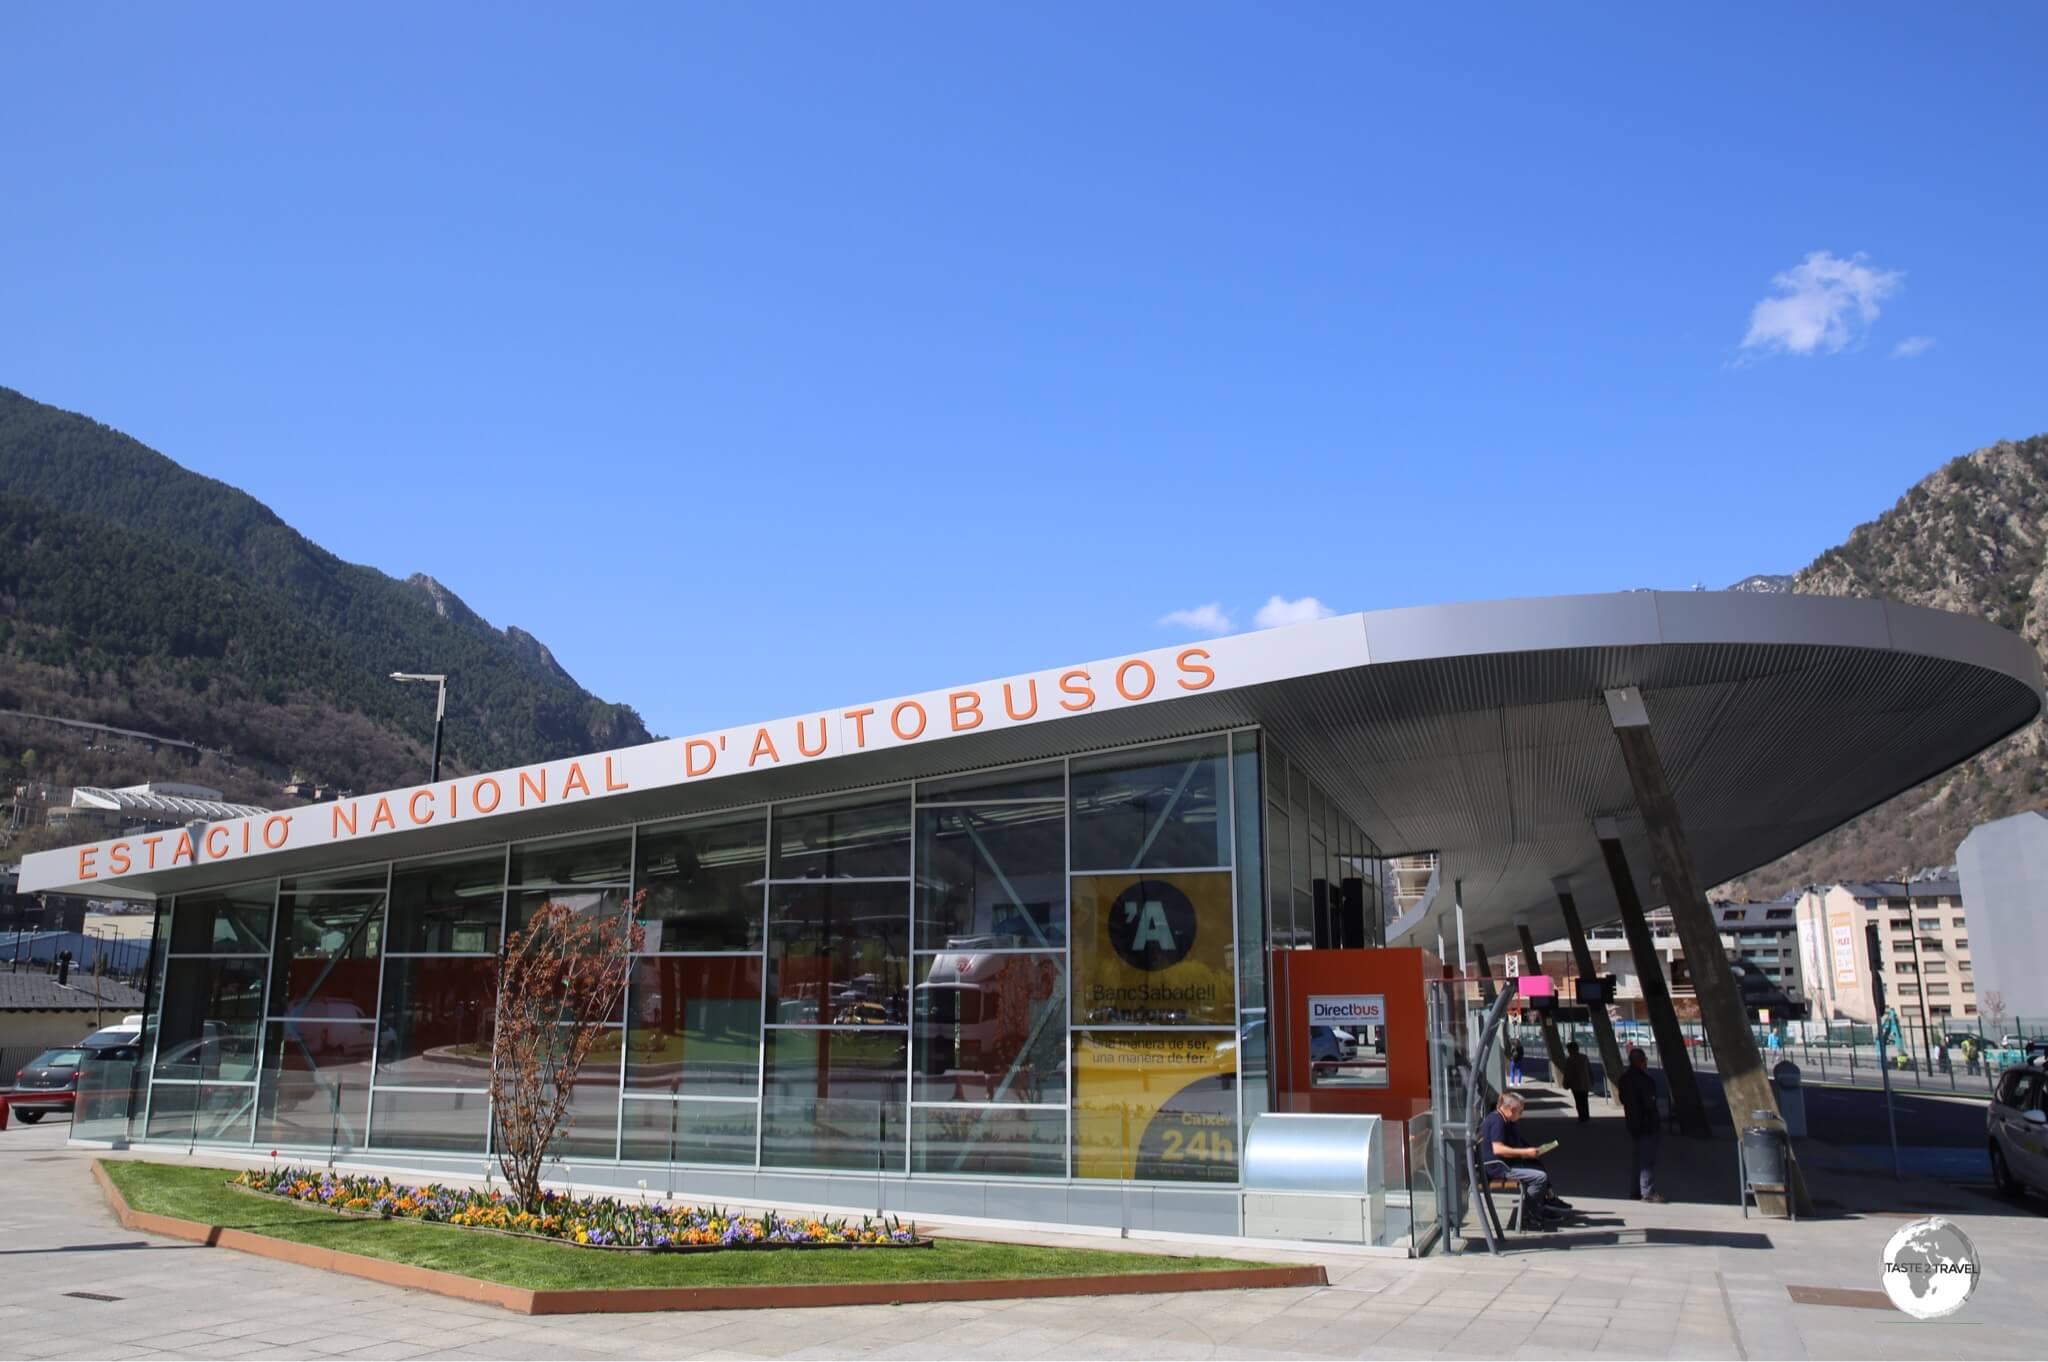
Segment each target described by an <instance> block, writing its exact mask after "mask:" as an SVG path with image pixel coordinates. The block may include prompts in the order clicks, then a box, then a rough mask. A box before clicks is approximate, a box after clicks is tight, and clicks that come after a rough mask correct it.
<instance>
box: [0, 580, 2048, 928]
mask: <svg viewBox="0 0 2048 1362" xmlns="http://www.w3.org/2000/svg"><path fill="white" fill-rule="evenodd" d="M1624 686H1633V687H1636V688H1637V689H1639V690H1640V691H1641V692H1642V694H1643V697H1644V700H1645V703H1646V705H1647V706H1648V710H1649V714H1650V721H1651V731H1652V732H1653V734H1654V735H1655V736H1656V740H1657V742H1658V745H1659V748H1660V750H1661V752H1662V755H1663V759H1664V764H1665V767H1666V769H1667V771H1668V772H1669V773H1670V778H1671V781H1672V784H1673V787H1674V789H1675V791H1676V794H1677V797H1678V801H1679V805H1680V809H1681V812H1682V814H1683V816H1684V818H1685V822H1686V827H1687V832H1688V835H1689V840H1690V842H1691V846H1692V850H1693V853H1694V857H1695V859H1696V861H1697V862H1698V864H1697V866H1696V870H1697V873H1698V875H1699V877H1700V879H1701V881H1702V882H1703V883H1709V884H1711V883H1716V882H1719V881H1721V880H1724V879H1727V878H1730V877H1732V876H1734V875H1737V874H1740V873H1742V872H1743V871H1745V870H1748V869H1751V868H1753V867H1754V866H1757V865H1760V864H1762V863H1764V862H1766V861H1769V860H1772V859H1774V858H1775V857H1777V856H1780V855H1782V854H1784V853H1785V852H1787V851H1790V850H1792V849H1794V848H1796V847H1798V846H1800V845H1802V844H1804V843H1805V842H1807V841H1809V840H1811V839H1812V838H1814V837H1816V836H1818V835H1820V834H1821V833H1823V832H1826V831H1827V830H1829V829H1830V828H1833V827H1835V826H1837V825H1839V824H1841V823H1842V822H1844V821H1846V820H1848V819H1849V818H1851V817H1854V816H1855V815H1856V814H1858V813H1860V812H1862V811H1863V810H1865V809H1867V808H1869V807H1871V806H1873V805H1875V804H1878V803H1881V802H1882V801H1884V800H1885V799H1888V798H1890V797H1891V796H1893V795H1895V794H1897V793H1899V792H1901V791H1903V790H1906V789H1909V788H1911V787H1912V786H1914V785H1916V784H1918V783H1920V782H1921V781H1923V780H1926V779H1928V778H1929V777H1931V776H1934V775H1936V774H1938V773H1940V772H1942V771H1944V770H1946V769H1948V768H1949V767H1951V766H1953V765H1955V764H1956V763H1957V762H1959V761H1962V760H1963V759H1965V758H1967V757H1969V756H1971V755H1972V754H1974V753H1976V752H1978V751H1979V750H1981V749H1982V748H1984V747H1986V746H1988V745H1990V744H1991V743H1993V742H1995V741H1997V740H1998V739H2000V738H2002V737H2004V736H2006V735H2007V734H2009V733H2011V732H2013V731H2014V730H2015V729H2017V728H2019V727H2020V726H2022V725H2024V724H2026V723H2028V722H2029V721H2031V720H2032V719H2033V718H2034V717H2035V716H2036V715H2037V714H2038V713H2039V712H2040V710H2041V706H2042V673H2041V666H2040V661H2039V659H2038V657H2037V656H2036V655H2035V653H2034V651H2033V649H2032V648H2031V647H2030V646H2029V645H2028V644H2027V643H2026V642H2025V641H2024V640H2022V639H2020V638H2019V637H2017V636H2015V635H2013V634H2011V633H2009V632H2007V631H2005V630H2002V629H1999V628H1997V627H1996V626H1994V625H1991V624H1989V623H1988V622H1986V621H1983V620H1979V619H1974V618H1970V617H1966V616H1961V615H1954V614H1948V613H1944V612H1941V611H1935V610H1927V609H1922V608H1919V607H1914V606H1903V605H1896V604H1893V603H1890V602H1885V601H1870V600H1851V599H1844V598H1837V597H1818V596H1793V595H1752V594H1747V593H1732V592H1686V593H1660V592H1628V593H1624V594H1619V595H1603V596H1567V597H1550V598H1541V599H1532V600H1516V601H1491V602H1484V603H1478V604H1469V605H1451V606H1427V607H1419V608H1414V609H1405V610H1388V611H1375V612H1370V613H1366V614H1357V615H1344V616H1339V617H1336V618H1333V619H1327V620H1322V621H1318V622H1316V623H1313V624H1304V625H1297V626H1294V627H1292V628H1287V629H1275V630H1268V631H1265V632H1261V633H1256V634H1244V635H1237V636H1233V637H1229V638H1220V639H1214V640H1211V641H1208V642H1205V643H1200V644H1195V645H1190V646H1186V647H1180V648H1167V649H1157V650H1152V651H1148V652H1142V653H1132V654H1128V655H1125V656H1123V657H1118V658H1110V659H1105V660H1102V661H1097V662H1093V663H1083V664H1080V665H1078V666H1073V667H1065V668H1054V669H1049V670H1046V671H1041V672H1034V673H1030V674H1027V675H1022V676H1015V677H1010V678H1006V679H1002V680H997V681H990V682H982V683H979V684H974V685H965V686H958V687H954V688H952V689H950V690H939V691H930V692H926V693H924V694H922V695H913V696H903V697H899V698H897V699H893V700H886V701H879V702H875V703H872V704H865V705H857V706H851V707H848V708H844V709H832V710H823V711H818V712H814V713H811V714H806V715H802V716H796V717H790V718H785V719H780V720H776V721H773V722H770V723H765V724H755V725H746V726H742V727H739V728H733V729H727V730H724V731H722V732H715V733H705V734H698V735H695V736H692V737H687V738H672V739H667V740H665V741H662V742H658V743H650V744H645V745H642V746H639V747H632V748H625V749H621V750H619V751H615V752H608V753H596V754H593V755H591V756H588V757H582V758H577V759H574V760H568V759H565V760H561V761H553V762H545V763H540V764H537V765H535V766H530V767H522V768H518V769H516V770H513V771H499V772H490V773H485V774H482V775H474V776H463V777H458V778H456V779H454V780H449V781H443V782H441V783H439V784H438V785H433V786H414V787H410V788H407V789H403V790H396V791H391V792H388V793H385V794H382V795H365V796H359V797H357V798H355V799H353V800H348V801H342V802H341V803H340V804H337V805H328V804H320V805H309V806H301V807H299V808H297V809H293V810H287V811H284V812H283V813H280V814H274V815H267V816H263V817H254V818H246V819H235V820H231V821H228V822H223V823H215V824H211V825H206V826H204V827H202V828H200V829H199V830H198V831H197V833H196V835H193V836H192V837H191V840H190V844H189V847H186V846H181V845H180V843H179V840H178V839H179V834H167V835H165V836H164V837H163V838H161V839H158V840H157V841H156V842H155V843H154V845H150V846H144V845H143V844H144V843H145V842H146V841H147V840H148V839H141V838H110V839H105V840H103V841H100V842H96V843H89V844H87V845H85V846H83V847H76V848H67V849H64V850H61V851H52V852H43V853H38V854H36V855H32V856H30V857H28V858H27V859H26V860H25V861H24V863H23V866H22V888H23V890H25V891H31V892H33V891H37V890H47V891H51V892H59V893H87V894H93V895H96V896H104V897H122V896H130V897H148V896H151V895H156V894H162V893H166V892H174V891H177V890H180V889H185V888H199V887H204V886H208V885H216V884H225V883H233V882H237V881H242V880H248V879H253V878H261V877H267V876H271V875H279V874H293V873H298V872H301V871H305V870H309V869H314V868H327V867H335V866H344V865H351V864H357V863H365V862H371V861H381V860H387V859H396V858H403V857H409V856H417V855H425V854H431V853H435V852H441V851H448V850H454V849H457V848H460V847H464V846H470V845H476V844H481V843H488V842H496V841H503V840H506V839H508V838H528V837H540V836H551V835H555V834H564V833H570V832H576V831H582V830H585V829H589V828H595V827H601V826H608V825H615V824H620V823H625V822H632V821H638V820H642V819H648V818H658V817H669V816H680V815H686V814H690V813H695V812H703V811H710V810H714V809H718V808H725V807H732V806H736V805H744V804H752V803H758V802H763V801H768V800H779V799H788V798H794V797H803V796H807V795H813V794H825V793H831V792H834V791H839V790H845V789H852V788H858V787H862V786H868V785H876V784H884V783H889V782H894V781H901V780H906V779H912V778H918V777H927V776H937V775H944V774H947V773H950V772H955V771H961V770H968V769H972V768H975V767H980V766H989V765H998V764H1003V763H1008V762H1017V761H1027V760H1033V759H1038V758H1044V757H1053V756H1060V755H1064V754H1069V753H1074V752H1081V751H1087V750H1090V749H1094V748H1100V747H1106V746H1113V745H1117V744H1120V743H1130V742H1143V741H1148V740H1153V739H1159V738H1168V737H1174V736H1179V735H1183V734H1188V733H1196V732H1203V731H1209V730H1214V729H1217V728H1223V727H1231V726H1237V725H1257V726H1259V727H1261V728H1263V729H1264V730H1266V731H1267V732H1268V733H1270V734H1271V735H1272V737H1273V739H1274V741H1276V742H1277V743H1278V744H1279V745H1280V746H1281V747H1283V748H1284V749H1285V750H1286V752H1287V754H1288V756H1289V758H1290V760H1292V761H1293V762H1295V763H1298V764H1299V765H1300V766H1301V767H1302V768H1303V769H1305V770H1307V771H1308V772H1309V773H1310V774H1311V775H1313V776H1314V778H1315V779H1316V780H1317V781H1318V782H1319V783H1320V784H1321V785H1322V786H1323V787H1324V789H1325V790H1326V791H1327V792H1328V793H1329V794H1330V795H1331V796H1332V797H1333V798H1334V799H1335V800H1336V801H1337V802H1338V803H1339V804H1340V805H1342V806H1343V807H1345V808H1346V809H1347V810H1348V811H1349V812H1350V813H1351V815H1352V816H1353V817H1354V818H1355V819H1356V820H1357V821H1358V822H1359V824H1360V825H1361V826H1362V827H1363V828H1364V829H1365V831H1366V833H1367V835H1368V836H1370V837H1371V838H1372V839H1373V840H1374V841H1375V842H1377V843H1378V844H1379V846H1380V848H1381V849H1382V850H1383V851H1385V852H1388V853H1397V852H1403V851H1436V852H1438V853H1439V854H1440V855H1441V856H1442V858H1443V887H1442V892H1441V893H1440V894H1439V896H1438V898H1437V901H1436V905H1437V906H1436V907H1435V908H1434V909H1433V910H1432V911H1431V912H1430V913H1429V914H1428V915H1426V917H1425V918H1423V919H1420V920H1418V921H1416V922H1414V923H1411V924H1409V931H1410V935H1409V937H1408V940H1409V941H1411V942H1412V943H1414V944H1418V945H1432V946H1433V945H1434V944H1435V942H1434V935H1435V932H1436V931H1438V930H1442V931H1443V933H1444V935H1445V936H1446V937H1447V938H1448V937H1450V936H1451V934H1452V930H1451V928H1450V927H1449V926H1448V925H1446V919H1447V916H1448V914H1449V913H1450V912H1451V911H1452V906H1453V888H1452V886H1453V882H1454V881H1455V882H1458V883H1460V884H1462V901H1463V905H1464V911H1465V918H1466V927H1467V932H1468V935H1471V936H1475V937H1478V938H1480V939H1482V940H1484V939H1486V938H1487V937H1489V936H1500V937H1501V938H1502V939H1501V945H1502V946H1505V945H1507V944H1509V943H1508V941H1507V939H1506V936H1507V935H1511V934H1512V924H1513V923H1514V922H1515V921H1516V920H1517V918H1520V919H1521V920H1523V921H1526V922H1528V923H1530V924H1531V928H1532V931H1534V932H1536V933H1537V934H1538V935H1539V936H1554V935H1557V934H1559V933H1560V932H1561V930H1562V929H1561V926H1560V919H1559V917H1558V914H1557V909H1556V897H1555V889H1554V887H1553V882H1554V881H1558V880H1562V881H1564V882H1566V883H1568V884H1569V885H1570V886H1571V888H1572V890H1573V892H1574V896H1575V897H1576V899H1577V900H1578V903H1579V905H1580V908H1581V911H1582V913H1583V914H1584V916H1585V918H1586V920H1587V921H1588V922H1589V923H1593V922H1600V921H1606V920H1609V919H1611V918H1612V917H1613V916H1614V913H1615V909H1614V899H1613V894H1612V892H1611V889H1610V887H1609V886H1608V884H1607V881H1606V875H1605V871H1604V869H1603V868H1602V865H1601V858H1600V853H1599V847H1598V843H1597V841H1596V839H1595V836H1594V831H1593V824H1594V820H1595V819H1599V818H1612V819H1615V820H1617V822H1618V825H1619V827H1620V830H1621V835H1622V838H1623V841H1624V844H1625V845H1626V846H1627V847H1628V850H1629V854H1630V860H1631V864H1632V865H1633V866H1635V867H1636V873H1637V876H1638V880H1639V892H1641V893H1643V894H1644V897H1645V898H1646V900H1647V901H1650V902H1659V901H1661V896H1660V895H1658V894H1657V893H1656V892H1655V891H1654V887H1653V886H1651V885H1650V884H1649V874H1648V869H1647V866H1648V857H1647V853H1646V851H1645V848H1644V845H1643V843H1642V841H1641V837H1640V827H1639V825H1638V824H1637V822H1636V819H1635V814H1634V801H1633V798H1632V796H1631V794H1630V790H1629V784H1628V778H1627V775H1626V773H1625V771H1624V770H1623V768H1622V764H1621V759H1620V754H1619V750H1618V748H1617V746H1616V743H1615V740H1614V735H1613V731H1612V727H1611V720H1610V719H1609V716H1608V711H1607V707H1606V704H1605V703H1604V700H1603V694H1604V692H1605V691H1607V690H1609V689H1613V688H1618V687H1624ZM152 862H153V863H152ZM1489 944H1490V943H1489ZM1498 948H1499V947H1493V949H1498Z"/></svg>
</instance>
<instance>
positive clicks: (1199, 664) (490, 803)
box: [21, 615, 1370, 893]
mask: <svg viewBox="0 0 2048 1362" xmlns="http://www.w3.org/2000/svg"><path fill="white" fill-rule="evenodd" d="M1369 661H1370V657H1369V656H1368V653H1367V648H1366V639H1365V629H1364V626H1363V623H1362V621H1361V619H1360V617H1359V616H1356V615H1348V616H1342V617H1339V618H1336V619H1329V620H1321V621H1318V622H1316V623H1313V624H1305V625H1298V626H1295V627H1293V628H1289V629H1275V630H1268V631H1266V632H1264V633H1258V634H1243V635H1239V636H1237V637H1234V638H1221V639H1216V640H1213V641H1212V642H1209V643H1206V644H1203V645H1201V646H1199V647H1184V648H1163V649H1156V650H1153V651H1151V652H1144V653H1132V654H1129V655H1127V656H1124V657H1119V658H1110V659H1108V660H1106V661H1101V662H1091V663H1084V664H1082V665H1080V666H1075V667H1063V668H1052V669H1048V670H1046V671H1042V672H1033V673H1030V674H1028V675H1023V676H1013V677H1009V678H1006V679H1003V680H997V681H987V682H982V683H980V684H978V685H971V686H960V687H956V688H954V689H952V690H940V691H927V692H925V693H924V694H921V695H911V696H905V697H902V698H900V699H896V700H883V701H877V702H875V703H873V704H865V705H855V706H851V707H848V708H844V709H838V710H825V711H822V712H818V713H813V714H806V715H801V716H797V717H792V718H786V719H778V720H775V721H773V722H770V723H765V724H752V725H747V726H744V727H740V728H729V729H725V730H723V731H722V732H715V733H704V734H699V735H697V736H695V737H686V738H670V739H667V740H665V741H662V742H657V743H648V744H645V745H643V746H640V747H628V748H622V749H620V750H618V751H614V752H602V753H597V754H594V755H591V756H587V757H576V758H569V759H563V760H560V761H551V762H542V763H539V764H537V765H533V766H522V767H518V768H515V769H513V770H509V771H495V772H490V773H487V774H484V775H475V776H463V777H460V778H458V779H455V780H447V781H440V782H436V783H434V784H431V785H418V786H413V787H411V788H408V789H401V790H392V791H388V792H386V793H384V794H373V795H362V796H359V797H357V798H354V799H344V800H340V801H337V802H335V803H333V804H322V805H317V806H314V807H310V808H305V807H302V808H297V809H290V810H283V811H280V812H277V813H271V814H259V815H256V816H253V817H249V818H237V819H230V820H227V821H224V822H219V823H211V824H205V825H194V826H193V827H190V828H185V829H180V830H173V831H166V832H163V833H152V834H151V835H149V836H146V837H121V838H113V839H109V840H106V841H101V842H90V843H87V844H85V845H84V846H77V847H66V848H64V849H63V850H60V851H45V852H37V853H34V854H32V855H29V856H27V857H24V858H23V861H22V868H21V889H22V890H23V891H24V892H28V893H33V892H35V891H37V890H57V891H60V892H61V891H63V890H66V889H71V888H73V887H74V886H79V885H89V884H92V883H94V882H96V881H105V880H117V879H120V878H121V877H123V876H127V875H139V874H147V873H150V872H153V871H165V870H176V869H181V868H184V867H187V866H196V865H203V864H213V863H218V862H223V861H232V860H239V859H241V858H243V857H249V856H260V855H263V854H265V853H267V852H273V851H285V850H288V849H292V850H295V849H301V848H305V847H315V846H324V845H330V844H338V843H342V842H352V841H356V840H359V839H366V838H371V837H376V836H380V835H383V834H386V833H394V832H403V831H407V830H409V829H414V828H425V827H428V826H431V825H434V824H441V823H451V822H457V821H462V820H468V819H477V818H490V817H495V816H498V815H501V814H509V813H518V812H520V811H522V810H529V809H538V808H549V807H556V806H562V805H568V804H576V803H581V802H583V801H585V800H590V799H602V798H605V797H607V796H610V795H615V794H623V793H626V792H628V791H634V792H645V791H648V790H656V789H661V788H664V787H671V786H681V785H688V784H692V783H694V782H697V781H701V780H715V779H719V778H722V777H725V776H733V775H745V774H747V773H748V772H752V771H764V770H767V769H769V768H771V767H778V766H796V765H801V764H804V763H808V762H813V761H822V760H828V759H830V758H832V757H838V756H849V755H852V754H854V753H857V752H871V751H881V750H883V749H886V748H892V747H907V746H912V745H917V744H922V743H928V742H936V741H940V740H942V739H945V738H950V737H955V736H959V735H962V734H967V733H973V732H976V731H992V730H997V729H1005V728H1015V727H1019V726H1021V725H1024V724H1034V723H1045V722H1047V721H1049V720H1053V719H1062V718H1067V717H1070V716H1072V715H1077V714H1099V713H1104V712H1107V711H1112V710H1118V709H1127V708H1131V707H1133V706H1137V705H1148V704H1157V703H1159V702H1161V701H1165V700H1173V699H1179V698H1183V697H1186V696H1191V695H1197V694H1201V693H1202V692H1205V691H1210V690H1231V689H1235V688H1237V687H1241V686H1252V685H1259V684H1262V683H1264V682H1269V681H1277V680H1282V679H1284V678H1287V677H1291V676H1304V675H1309V674H1312V673H1315V672H1321V671H1334V670H1337V669H1340V668H1345V667H1359V666H1364V665H1366V664H1367V663H1368V662H1369Z"/></svg>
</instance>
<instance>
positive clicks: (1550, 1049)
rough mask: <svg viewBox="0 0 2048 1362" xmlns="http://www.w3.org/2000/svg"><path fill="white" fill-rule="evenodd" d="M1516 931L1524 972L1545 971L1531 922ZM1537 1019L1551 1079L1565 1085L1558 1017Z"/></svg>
mask: <svg viewBox="0 0 2048 1362" xmlns="http://www.w3.org/2000/svg"><path fill="white" fill-rule="evenodd" d="M1515 931H1516V932H1518V933H1519V934H1520V935H1521V938H1522V973H1524V974H1541V973H1543V965H1542V962H1541V961H1539V960H1538V959H1537V958H1536V939H1535V938H1534V937H1532V936H1531V935H1529V924H1528V923H1526V922H1517V923H1516V924H1515ZM1526 1008H1527V1004H1524V1011H1523V1013H1522V1016H1523V1018H1524V1019H1525V1020H1526V1019H1527V1018H1528V1015H1529V1013H1528V1011H1527V1010H1526ZM1536 1019H1537V1021H1539V1022H1541V1023H1542V1025H1543V1053H1544V1054H1546V1055H1548V1056H1549V1057H1550V1081H1551V1082H1552V1083H1555V1084H1556V1085H1557V1086H1558V1087H1560V1088H1561V1087H1563V1086H1564V1045H1563V1043H1562V1042H1561V1041H1559V1040H1558V1038H1557V1019H1556V1018H1555V1017H1553V1016H1551V1015H1550V1014H1549V1013H1548V1012H1538V1013H1537V1014H1536Z"/></svg>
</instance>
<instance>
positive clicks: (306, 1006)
mask: <svg viewBox="0 0 2048 1362" xmlns="http://www.w3.org/2000/svg"><path fill="white" fill-rule="evenodd" d="M277 921H278V931H277V970H276V973H275V975H274V977H273V978H272V980H271V985H270V1011H271V1014H272V1015H273V1016H286V1015H302V1016H318V1017H331V1018H334V1019H337V1020H346V1019H350V1018H353V1019H355V1020H359V1021H368V1020H370V1019H371V1018H372V1017H374V1016H375V1015H376V1012H377V956H378V952H379V947H380V946H381V944H382V941H383V937H384V887H383V884H382V882H381V877H380V881H379V884H378V886H377V888H376V889H375V890H374V891H370V892H363V893H354V894H293V893H287V894H282V895H280V896H279V898H278V901H277Z"/></svg>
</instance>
